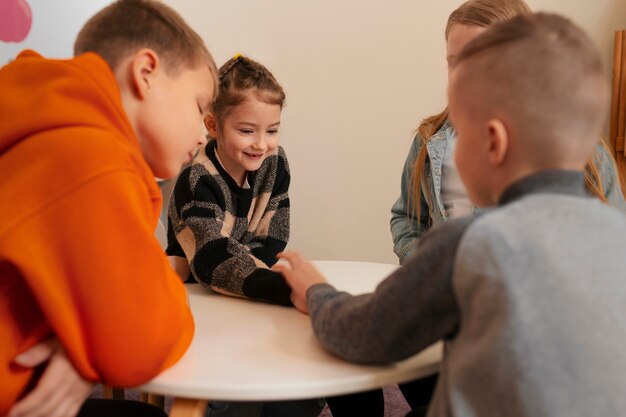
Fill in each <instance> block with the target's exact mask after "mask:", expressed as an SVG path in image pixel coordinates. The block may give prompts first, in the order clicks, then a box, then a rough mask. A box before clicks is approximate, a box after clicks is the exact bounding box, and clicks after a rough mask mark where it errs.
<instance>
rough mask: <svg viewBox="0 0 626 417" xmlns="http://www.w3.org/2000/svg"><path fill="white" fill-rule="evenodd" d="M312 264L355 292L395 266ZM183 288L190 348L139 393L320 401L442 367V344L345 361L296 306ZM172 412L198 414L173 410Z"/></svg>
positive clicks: (371, 286)
mask: <svg viewBox="0 0 626 417" xmlns="http://www.w3.org/2000/svg"><path fill="white" fill-rule="evenodd" d="M315 265H316V266H317V267H318V268H319V269H320V270H321V271H322V273H324V275H325V276H326V277H327V278H328V281H329V282H330V283H331V284H332V285H334V286H335V287H336V288H337V289H339V290H343V291H348V292H350V293H353V294H359V293H365V292H371V291H373V290H374V289H375V287H376V285H377V284H378V283H379V282H380V281H382V279H384V278H385V277H386V276H387V275H389V273H391V272H392V271H393V270H394V269H395V268H397V266H396V265H388V264H379V263H369V262H346V261H315ZM187 289H188V291H189V300H190V305H191V309H192V312H193V315H194V319H195V323H196V330H195V335H194V338H193V341H192V343H191V346H190V347H189V349H188V351H187V352H186V353H185V355H184V356H183V357H182V359H181V360H180V361H179V362H178V363H177V364H176V365H174V366H173V367H172V368H170V369H168V370H167V371H165V372H163V373H162V374H161V375H159V376H158V377H156V378H155V379H153V380H152V381H150V382H149V383H147V384H145V385H143V386H142V387H140V389H141V390H142V391H147V392H151V393H156V394H162V395H169V396H175V397H177V398H188V399H189V398H193V399H200V400H226V401H229V400H230V401H259V400H263V401H266V400H267V401H271V400H293V399H304V398H318V397H319V398H321V397H326V396H333V395H339V394H346V393H353V392H358V391H364V390H369V389H373V388H377V387H382V386H385V385H390V384H394V383H400V382H406V381H410V380H413V379H416V378H419V377H423V376H426V375H430V374H433V373H435V372H436V371H437V369H438V366H439V362H440V359H441V344H440V343H438V344H435V345H433V346H431V347H430V348H428V349H426V350H425V351H423V352H421V353H419V354H418V355H415V356H413V357H411V358H409V359H406V360H404V361H402V362H398V363H396V364H393V365H389V366H364V365H356V364H352V363H348V362H345V361H343V360H342V359H339V358H337V357H335V356H333V355H332V354H330V353H328V352H326V351H325V350H324V349H323V348H322V347H321V345H320V344H319V343H318V342H317V340H316V338H315V335H314V334H313V331H312V329H311V324H310V321H309V316H307V315H305V314H302V313H300V312H299V311H297V310H295V309H294V308H288V307H281V306H275V305H270V304H265V303H261V302H253V301H250V300H244V299H238V298H233V297H228V296H224V295H220V294H216V293H214V292H212V291H209V290H207V289H204V288H202V287H201V286H200V285H198V284H190V285H187ZM184 404H185V406H186V407H189V406H190V404H195V403H193V402H192V403H190V402H189V401H186V402H184ZM202 404H203V405H206V401H203V402H202ZM175 407H176V402H175ZM199 408H202V405H201V406H200V407H198V409H199ZM171 415H195V414H192V413H188V412H185V413H184V414H183V413H181V414H177V411H175V410H174V409H173V410H172V413H171Z"/></svg>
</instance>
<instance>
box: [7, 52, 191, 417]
mask: <svg viewBox="0 0 626 417" xmlns="http://www.w3.org/2000/svg"><path fill="white" fill-rule="evenodd" d="M0 178H2V181H1V182H0V415H3V414H5V413H6V412H7V410H8V409H10V407H11V405H12V404H13V403H14V402H15V401H16V400H17V399H18V398H19V397H21V396H23V395H24V394H25V393H26V392H27V391H28V388H27V386H30V385H29V384H32V383H33V382H34V381H33V380H34V379H35V378H36V376H35V373H34V372H33V371H32V370H31V369H23V368H21V367H19V366H16V365H15V364H14V363H13V360H14V359H15V357H16V356H17V355H19V354H20V353H22V352H24V351H25V350H27V349H28V348H30V347H31V346H33V345H35V344H36V343H38V342H40V341H42V340H44V339H46V338H48V337H50V336H53V335H54V336H56V337H57V338H58V339H59V340H60V342H61V344H62V345H63V346H64V347H65V349H66V351H67V355H68V357H69V358H70V360H71V361H72V363H73V364H74V367H75V368H76V369H77V370H78V371H79V372H80V374H81V375H82V376H83V377H85V378H87V379H90V380H93V381H101V382H105V383H107V384H111V385H115V386H122V387H124V386H126V387H127V386H133V385H137V384H140V383H143V382H145V381H147V380H149V379H151V378H152V377H154V376H155V375H157V374H158V373H159V372H161V371H162V370H163V369H165V368H167V367H168V366H170V365H172V364H173V363H174V362H175V361H176V360H177V359H178V358H179V357H180V356H181V355H182V354H183V352H184V351H185V349H186V348H187V346H188V345H189V343H190V342H191V338H192V334H193V321H192V317H191V312H190V310H189V308H188V307H187V299H186V294H185V289H184V286H183V285H182V283H181V281H180V279H179V278H178V277H177V276H176V274H175V273H174V271H173V270H172V269H171V268H170V267H169V265H168V263H167V260H166V258H165V257H164V255H163V252H162V250H161V248H160V247H159V244H158V242H157V240H156V239H155V237H154V229H155V226H156V223H157V219H158V216H159V212H160V208H161V194H160V191H159V188H158V186H157V184H156V183H155V181H154V176H153V174H152V172H151V170H150V168H149V167H148V165H147V164H146V162H145V161H144V159H143V157H142V154H141V151H140V148H139V144H138V142H137V138H136V136H135V133H134V131H133V128H132V126H131V124H130V122H129V120H128V118H127V117H126V114H125V112H124V109H123V107H122V102H121V97H120V92H119V88H118V85H117V83H116V80H115V78H114V76H113V74H112V73H111V71H110V69H109V67H108V65H107V64H106V63H105V62H104V61H103V60H102V59H101V58H99V57H98V56H96V55H94V54H85V55H82V56H80V57H78V58H75V59H71V60H48V59H44V58H42V57H41V56H39V55H37V54H36V53H34V52H32V51H25V52H23V53H22V54H21V55H20V56H19V57H18V58H17V59H16V60H15V61H13V62H12V63H10V64H8V65H6V66H4V67H3V68H2V69H0Z"/></svg>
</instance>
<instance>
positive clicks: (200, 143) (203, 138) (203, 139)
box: [198, 132, 209, 147]
mask: <svg viewBox="0 0 626 417" xmlns="http://www.w3.org/2000/svg"><path fill="white" fill-rule="evenodd" d="M208 141H209V139H208V137H207V134H206V133H204V132H202V133H200V137H199V138H198V147H200V146H204V145H206V143H207V142H208Z"/></svg>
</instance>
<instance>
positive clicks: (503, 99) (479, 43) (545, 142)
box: [454, 13, 609, 166]
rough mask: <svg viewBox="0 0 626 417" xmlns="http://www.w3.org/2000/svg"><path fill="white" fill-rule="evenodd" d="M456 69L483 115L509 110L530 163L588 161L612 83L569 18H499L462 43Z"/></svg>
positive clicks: (464, 97) (459, 87)
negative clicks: (463, 46)
mask: <svg viewBox="0 0 626 417" xmlns="http://www.w3.org/2000/svg"><path fill="white" fill-rule="evenodd" d="M454 70H455V71H458V73H457V79H456V80H455V83H454V84H455V86H456V87H455V91H456V92H457V93H459V92H460V95H459V96H458V97H460V98H461V102H462V103H463V104H462V105H463V106H464V107H465V108H467V109H468V111H471V112H472V114H474V115H475V117H476V118H477V119H482V118H485V117H487V118H488V117H496V115H495V114H494V113H495V112H497V113H498V114H501V115H503V117H505V118H506V119H507V121H508V122H509V123H510V125H511V127H512V129H514V131H515V133H516V135H517V136H519V138H520V139H521V140H523V141H524V142H525V145H524V146H523V153H524V157H525V158H526V159H527V160H528V161H529V162H534V163H536V164H538V166H550V165H551V164H552V163H553V162H555V161H563V160H568V158H574V160H577V159H581V160H582V161H584V160H586V159H587V158H588V157H589V155H590V154H591V153H592V151H593V149H594V148H595V146H596V144H597V143H598V137H599V135H600V132H601V130H602V125H603V123H604V121H605V118H606V112H607V110H608V98H609V89H608V83H607V81H606V79H605V76H604V71H603V69H602V63H601V60H600V57H599V55H598V52H597V50H596V48H595V46H594V44H593V43H592V41H591V40H590V39H589V37H587V35H586V34H585V33H584V32H583V30H581V29H580V28H578V27H577V26H576V25H574V24H573V23H572V22H571V21H569V20H568V19H566V18H564V17H561V16H558V15H555V14H547V13H537V14H524V15H520V16H517V17H515V18H513V19H511V20H509V21H508V22H504V23H499V24H495V25H493V26H492V27H491V28H490V29H489V30H488V31H486V32H484V33H482V34H481V35H479V36H478V37H476V38H475V39H473V40H472V41H470V42H469V43H468V44H467V45H466V46H465V48H463V50H462V51H461V52H460V53H459V55H458V57H457V60H456V63H455V67H454ZM471 97H474V98H471ZM475 97H480V100H476V99H475ZM470 102H471V103H470Z"/></svg>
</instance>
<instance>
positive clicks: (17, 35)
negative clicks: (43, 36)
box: [0, 0, 33, 43]
mask: <svg viewBox="0 0 626 417" xmlns="http://www.w3.org/2000/svg"><path fill="white" fill-rule="evenodd" d="M32 23H33V15H32V13H31V11H30V6H29V5H28V3H27V2H26V0H0V41H3V42H16V43H17V42H21V41H23V40H24V39H25V38H26V36H27V35H28V32H30V27H31V25H32Z"/></svg>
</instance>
